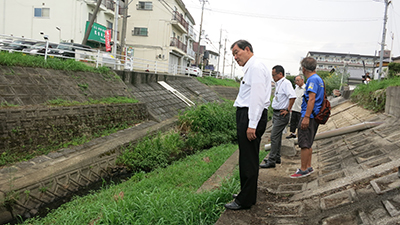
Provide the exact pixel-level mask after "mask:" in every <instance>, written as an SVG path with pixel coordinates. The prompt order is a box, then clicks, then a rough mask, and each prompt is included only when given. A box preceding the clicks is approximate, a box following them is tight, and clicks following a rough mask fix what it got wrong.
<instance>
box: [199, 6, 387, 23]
mask: <svg viewBox="0 0 400 225" xmlns="http://www.w3.org/2000/svg"><path fill="white" fill-rule="evenodd" d="M191 7H192V8H196V9H200V8H199V7H198V6H191ZM204 10H207V11H210V12H215V13H223V14H230V15H235V16H244V17H252V18H261V19H274V20H289V21H309V22H340V23H343V22H371V21H380V20H381V19H382V18H381V17H367V18H336V19H327V18H315V17H310V18H303V17H289V16H280V15H279V16H278V15H265V14H254V13H245V12H238V11H231V10H224V9H211V8H206V7H205V8H204Z"/></svg>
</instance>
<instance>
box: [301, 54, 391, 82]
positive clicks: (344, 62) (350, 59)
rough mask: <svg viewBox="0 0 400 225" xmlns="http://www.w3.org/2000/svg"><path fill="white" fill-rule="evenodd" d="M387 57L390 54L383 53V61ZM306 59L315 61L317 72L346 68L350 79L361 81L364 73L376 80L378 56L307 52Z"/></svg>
mask: <svg viewBox="0 0 400 225" xmlns="http://www.w3.org/2000/svg"><path fill="white" fill-rule="evenodd" d="M389 56H390V52H388V51H385V53H384V59H388V58H389ZM307 57H312V58H314V59H316V60H317V70H320V71H331V70H332V69H335V70H337V69H339V70H343V68H344V67H346V71H347V72H348V73H350V79H360V80H361V76H362V75H363V74H364V73H366V72H369V73H370V74H373V76H374V79H377V78H378V71H377V70H378V69H377V67H379V55H377V56H374V55H359V54H350V53H335V52H313V51H309V52H308V53H307ZM383 65H384V66H385V64H383Z"/></svg>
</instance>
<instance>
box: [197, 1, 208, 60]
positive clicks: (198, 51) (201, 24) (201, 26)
mask: <svg viewBox="0 0 400 225" xmlns="http://www.w3.org/2000/svg"><path fill="white" fill-rule="evenodd" d="M200 2H202V3H203V6H202V7H201V21H200V33H199V42H198V46H197V55H196V66H198V67H199V65H200V41H201V32H202V29H203V13H204V4H205V3H206V2H207V0H200Z"/></svg>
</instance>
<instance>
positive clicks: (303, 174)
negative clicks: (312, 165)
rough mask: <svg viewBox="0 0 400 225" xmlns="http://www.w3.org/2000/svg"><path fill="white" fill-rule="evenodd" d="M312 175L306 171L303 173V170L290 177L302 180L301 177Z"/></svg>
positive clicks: (298, 170)
mask: <svg viewBox="0 0 400 225" xmlns="http://www.w3.org/2000/svg"><path fill="white" fill-rule="evenodd" d="M308 175H310V173H309V172H308V171H307V170H306V171H303V170H301V169H297V171H296V173H294V174H292V175H290V178H301V177H306V176H308Z"/></svg>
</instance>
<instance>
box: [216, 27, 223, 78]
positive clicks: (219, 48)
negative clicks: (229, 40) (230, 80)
mask: <svg viewBox="0 0 400 225" xmlns="http://www.w3.org/2000/svg"><path fill="white" fill-rule="evenodd" d="M221 37H222V28H221V30H220V32H219V43H218V44H219V46H218V64H217V71H218V73H220V72H219V59H220V58H221V47H222V45H221ZM218 73H217V77H218Z"/></svg>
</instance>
